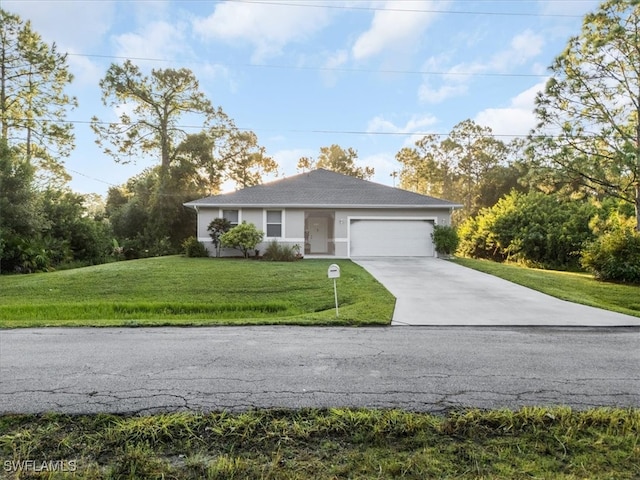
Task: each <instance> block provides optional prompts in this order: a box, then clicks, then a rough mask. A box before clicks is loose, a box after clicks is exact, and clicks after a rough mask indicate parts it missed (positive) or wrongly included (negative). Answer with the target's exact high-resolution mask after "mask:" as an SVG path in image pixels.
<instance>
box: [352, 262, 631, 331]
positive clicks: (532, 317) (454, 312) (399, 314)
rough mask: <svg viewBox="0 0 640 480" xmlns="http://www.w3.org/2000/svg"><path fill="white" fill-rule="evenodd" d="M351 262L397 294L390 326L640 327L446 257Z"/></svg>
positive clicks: (626, 318) (625, 318)
mask: <svg viewBox="0 0 640 480" xmlns="http://www.w3.org/2000/svg"><path fill="white" fill-rule="evenodd" d="M354 261H355V262H356V263H357V264H358V265H360V266H362V267H364V268H365V269H366V270H367V271H368V272H369V273H371V274H372V275H373V276H374V277H375V278H376V279H377V280H378V281H379V282H380V283H382V284H383V285H384V286H385V287H386V288H387V289H388V290H389V291H390V292H391V293H392V294H393V295H394V296H395V297H396V299H397V300H396V308H395V312H394V314H393V322H392V325H430V326H456V325H457V326H563V327H564V326H572V327H578V326H587V327H603V326H607V327H620V326H640V318H639V317H632V316H629V315H623V314H619V313H615V312H610V311H607V310H601V309H599V308H593V307H587V306H584V305H578V304H575V303H571V302H566V301H563V300H559V299H557V298H554V297H551V296H549V295H545V294H543V293H540V292H537V291H535V290H531V289H530V288H526V287H523V286H520V285H516V284H515V283H511V282H508V281H506V280H503V279H501V278H497V277H494V276H492V275H488V274H486V273H482V272H478V271H476V270H472V269H469V268H466V267H463V266H460V265H457V264H455V263H452V262H448V261H446V260H440V259H437V258H359V259H354ZM638 293H639V298H640V288H638Z"/></svg>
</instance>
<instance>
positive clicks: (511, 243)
mask: <svg viewBox="0 0 640 480" xmlns="http://www.w3.org/2000/svg"><path fill="white" fill-rule="evenodd" d="M595 212H596V207H595V206H593V205H592V204H590V203H588V202H586V201H563V200H560V199H559V198H557V197H555V196H553V195H545V194H542V193H528V194H522V193H518V192H512V193H510V194H509V195H506V196H505V197H503V198H501V199H500V200H499V201H498V203H496V205H494V206H493V207H491V208H486V209H483V210H481V211H480V213H479V214H478V215H477V216H476V217H474V218H471V219H468V220H467V221H465V222H464V223H463V224H462V225H461V226H460V228H459V231H458V233H459V235H460V247H459V248H458V253H460V254H461V255H464V256H468V257H472V258H488V259H491V260H495V261H505V260H509V261H514V262H519V263H523V264H526V265H531V266H537V267H542V268H559V269H574V268H579V265H580V251H581V250H582V248H583V246H584V244H585V243H586V242H588V241H591V240H592V239H593V238H594V234H593V232H592V231H591V229H590V228H589V220H590V218H591V217H592V216H593V215H594V214H595Z"/></svg>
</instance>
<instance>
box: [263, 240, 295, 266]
mask: <svg viewBox="0 0 640 480" xmlns="http://www.w3.org/2000/svg"><path fill="white" fill-rule="evenodd" d="M299 252H300V250H299V248H296V246H295V245H282V244H280V243H278V241H277V240H272V241H271V242H269V245H267V248H266V250H265V251H264V255H263V256H262V258H263V259H264V260H268V261H271V262H294V261H296V260H297V259H298V258H299V257H298V254H299Z"/></svg>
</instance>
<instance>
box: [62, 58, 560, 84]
mask: <svg viewBox="0 0 640 480" xmlns="http://www.w3.org/2000/svg"><path fill="white" fill-rule="evenodd" d="M65 55H67V56H69V57H87V58H107V59H115V60H135V61H141V62H162V63H178V62H177V61H175V60H169V59H167V58H148V57H123V56H117V55H101V54H92V53H69V52H67V53H66V54H65ZM182 63H184V64H186V65H189V64H191V65H209V64H208V63H207V62H200V61H195V60H194V61H190V62H182ZM215 65H219V66H222V67H227V68H268V69H274V70H310V71H322V72H343V73H381V74H382V73H384V74H399V75H441V76H445V75H448V76H453V77H456V76H457V77H519V78H545V77H547V76H548V74H538V73H498V72H444V71H443V72H441V71H434V70H389V69H373V68H346V67H317V66H315V67H314V66H304V65H277V64H266V63H216V64H215Z"/></svg>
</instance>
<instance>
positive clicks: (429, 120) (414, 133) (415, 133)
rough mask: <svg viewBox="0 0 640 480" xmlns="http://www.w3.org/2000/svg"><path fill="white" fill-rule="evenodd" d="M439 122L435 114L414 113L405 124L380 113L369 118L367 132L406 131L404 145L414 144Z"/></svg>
mask: <svg viewBox="0 0 640 480" xmlns="http://www.w3.org/2000/svg"><path fill="white" fill-rule="evenodd" d="M437 123H438V119H437V118H436V117H435V116H433V115H428V114H427V115H413V116H412V117H411V118H410V119H409V120H407V122H406V123H405V124H404V125H396V124H395V123H393V122H392V121H390V120H387V119H385V118H384V117H383V116H381V115H378V116H376V117H373V118H372V119H371V120H369V124H368V125H367V132H370V133H376V132H390V133H406V134H407V137H406V138H405V140H404V146H413V145H414V144H415V142H416V141H417V140H419V139H420V138H422V137H423V136H424V134H425V133H427V130H429V129H430V127H432V126H433V125H435V124H437Z"/></svg>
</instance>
